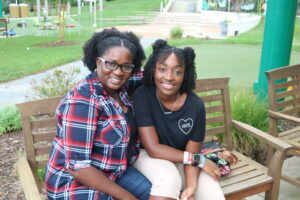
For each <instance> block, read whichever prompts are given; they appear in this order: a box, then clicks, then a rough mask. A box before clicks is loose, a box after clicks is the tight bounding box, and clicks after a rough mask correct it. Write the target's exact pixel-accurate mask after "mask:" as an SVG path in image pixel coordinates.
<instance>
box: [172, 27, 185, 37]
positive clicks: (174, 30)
mask: <svg viewBox="0 0 300 200" xmlns="http://www.w3.org/2000/svg"><path fill="white" fill-rule="evenodd" d="M170 34H171V38H172V39H178V38H182V35H183V30H182V28H180V27H179V26H176V27H173V28H172V29H171V33H170Z"/></svg>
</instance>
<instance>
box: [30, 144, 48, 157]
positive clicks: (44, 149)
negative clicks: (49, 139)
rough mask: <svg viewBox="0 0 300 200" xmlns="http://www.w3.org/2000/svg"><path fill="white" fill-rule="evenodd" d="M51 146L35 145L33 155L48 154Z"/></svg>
mask: <svg viewBox="0 0 300 200" xmlns="http://www.w3.org/2000/svg"><path fill="white" fill-rule="evenodd" d="M50 149H51V146H43V147H35V148H34V151H35V155H36V156H43V155H48V154H49V152H50Z"/></svg>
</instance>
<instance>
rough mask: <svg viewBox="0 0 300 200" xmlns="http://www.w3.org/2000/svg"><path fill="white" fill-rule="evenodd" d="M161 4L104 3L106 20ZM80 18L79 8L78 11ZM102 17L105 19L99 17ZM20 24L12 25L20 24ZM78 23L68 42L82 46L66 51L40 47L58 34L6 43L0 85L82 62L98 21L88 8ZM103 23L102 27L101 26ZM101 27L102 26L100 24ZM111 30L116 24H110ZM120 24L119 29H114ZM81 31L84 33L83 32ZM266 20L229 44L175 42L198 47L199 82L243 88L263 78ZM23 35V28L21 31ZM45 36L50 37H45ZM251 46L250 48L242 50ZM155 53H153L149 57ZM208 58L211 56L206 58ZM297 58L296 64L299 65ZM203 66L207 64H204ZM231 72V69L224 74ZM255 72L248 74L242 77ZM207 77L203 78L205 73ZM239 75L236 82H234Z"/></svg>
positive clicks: (299, 30) (299, 43)
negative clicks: (223, 80)
mask: <svg viewBox="0 0 300 200" xmlns="http://www.w3.org/2000/svg"><path fill="white" fill-rule="evenodd" d="M159 5H160V0H151V1H149V0H130V1H128V0H118V1H104V11H103V17H117V16H129V15H130V16H132V15H140V14H141V12H143V11H158V9H159ZM72 12H73V13H77V8H72ZM98 17H99V16H98ZM16 23H17V21H14V22H11V24H16ZM33 23H34V22H33V21H32V20H31V21H30V20H29V21H28V29H27V31H28V32H34V31H36V32H37V33H39V32H41V31H39V30H38V29H36V28H35V30H34V28H30V27H33V25H32V26H30V25H31V24H33ZM67 23H73V24H74V23H75V24H76V25H77V27H76V28H74V29H68V30H67V31H66V32H65V40H66V41H73V42H77V44H76V45H72V46H64V47H38V46H36V45H39V44H43V43H50V42H55V41H58V35H57V34H53V33H51V31H48V33H47V32H46V35H47V34H48V36H24V37H15V38H8V39H0V82H5V81H9V80H14V79H17V78H20V77H23V76H26V75H30V74H34V73H37V72H40V71H43V70H46V69H49V68H52V67H55V66H58V65H61V64H64V63H68V62H71V61H74V60H78V59H80V58H81V57H82V45H83V43H84V42H85V41H86V40H87V39H88V38H90V36H91V34H92V33H93V32H94V31H95V28H94V27H93V26H92V24H93V16H92V14H91V13H89V7H88V4H87V3H86V5H85V7H84V8H82V15H81V16H75V17H72V19H68V21H67ZM97 23H98V22H97ZM98 25H99V23H98ZM104 25H105V26H106V25H107V26H111V25H113V24H105V23H104ZM114 25H116V24H114ZM79 27H80V28H81V29H80V30H79ZM263 30H264V19H263V20H262V21H261V23H260V24H259V25H258V26H257V27H255V28H254V29H252V30H251V31H249V32H247V33H244V34H241V35H239V36H237V37H231V38H228V39H227V40H199V39H193V38H187V39H180V40H171V41H170V44H172V45H176V46H183V45H184V46H185V45H197V46H195V49H196V52H197V56H198V58H201V60H199V62H197V63H198V64H197V67H198V68H199V72H198V74H199V77H214V76H218V77H220V76H229V75H228V73H230V77H232V78H233V79H234V80H236V81H234V82H236V83H239V84H241V85H244V84H248V85H249V84H250V85H251V84H252V82H253V81H254V80H256V78H257V72H258V71H257V70H258V67H259V62H260V53H261V43H262V40H263ZM19 31H21V28H19ZM43 33H44V34H45V32H43ZM242 45H246V46H242ZM293 51H297V52H300V19H297V20H296V27H295V33H294V41H293ZM150 52H151V50H150V49H148V50H147V54H148V55H149V53H150ZM203 55H205V56H203ZM297 55H298V54H297V53H293V56H292V61H291V64H293V63H299V62H300V61H299V59H298V58H297ZM293 59H294V60H293ZM202 61H203V62H202ZM206 66H207V68H208V69H207V70H202V68H203V69H206V68H205V67H206ZM224 69H225V70H224ZM245 70H250V71H249V72H248V71H247V73H244V74H245V75H244V76H243V75H242V74H243V73H242V72H245ZM200 72H201V73H200ZM235 76H236V78H234V77H235Z"/></svg>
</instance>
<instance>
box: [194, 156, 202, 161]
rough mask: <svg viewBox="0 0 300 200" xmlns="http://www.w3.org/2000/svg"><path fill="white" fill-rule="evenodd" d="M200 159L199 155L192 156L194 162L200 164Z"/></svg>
mask: <svg viewBox="0 0 300 200" xmlns="http://www.w3.org/2000/svg"><path fill="white" fill-rule="evenodd" d="M200 161H201V158H200V155H199V154H194V162H200Z"/></svg>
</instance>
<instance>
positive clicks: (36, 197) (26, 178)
mask: <svg viewBox="0 0 300 200" xmlns="http://www.w3.org/2000/svg"><path fill="white" fill-rule="evenodd" d="M18 173H19V176H20V181H21V185H22V188H23V191H24V194H25V198H26V199H30V200H41V199H42V198H41V195H40V193H39V190H38V186H37V183H36V181H35V179H34V176H33V173H32V171H31V168H30V166H29V163H28V161H27V159H26V157H25V156H23V155H20V157H19V159H18Z"/></svg>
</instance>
